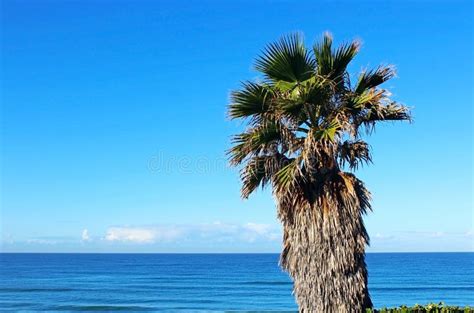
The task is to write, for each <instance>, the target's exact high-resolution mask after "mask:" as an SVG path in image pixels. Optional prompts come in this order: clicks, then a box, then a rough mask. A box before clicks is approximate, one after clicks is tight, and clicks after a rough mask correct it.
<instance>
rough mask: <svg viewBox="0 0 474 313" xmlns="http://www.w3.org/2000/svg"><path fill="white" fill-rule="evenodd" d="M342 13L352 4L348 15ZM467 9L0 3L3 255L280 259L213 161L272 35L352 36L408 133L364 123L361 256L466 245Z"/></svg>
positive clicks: (266, 217) (469, 213)
mask: <svg viewBox="0 0 474 313" xmlns="http://www.w3.org/2000/svg"><path fill="white" fill-rule="evenodd" d="M356 3H357V4H356ZM472 18H473V6H472V2H471V1H418V2H415V1H394V2H386V1H373V2H355V1H354V2H338V1H327V2H320V1H318V2H316V1H307V2H305V1H303V2H295V1H274V2H270V1H199V2H198V1H186V2H184V1H183V2H178V1H167V2H165V1H106V0H97V1H32V0H30V1H12V0H6V1H2V7H1V23H2V25H1V26H2V29H1V31H2V33H1V37H2V38H1V40H2V42H1V45H2V48H1V59H2V69H1V80H2V86H1V89H2V95H1V109H2V111H1V195H0V197H1V226H0V227H1V234H2V237H1V250H2V251H43V252H51V251H58V252H94V251H101V252H278V251H279V249H280V236H281V231H280V226H279V224H278V221H277V219H276V211H275V207H274V201H273V199H272V197H271V192H270V191H269V190H266V191H263V192H258V193H257V194H255V195H254V196H253V197H251V198H250V199H249V200H246V201H242V200H241V199H240V196H239V188H240V185H239V184H240V182H239V177H238V171H237V170H236V169H231V168H229V167H228V166H227V164H226V157H225V153H224V151H225V150H226V149H228V148H229V146H230V136H231V135H232V134H233V133H236V132H238V131H239V130H242V128H243V125H242V124H241V123H239V122H232V121H229V120H228V119H227V118H226V105H227V103H228V101H229V93H230V91H231V90H233V89H235V88H238V87H239V82H240V81H243V80H246V79H255V78H257V77H258V76H257V75H258V74H257V73H256V72H255V71H254V70H253V68H252V64H253V61H254V59H255V57H256V56H257V55H258V54H259V53H260V51H261V50H262V48H263V47H264V46H265V45H266V44H267V43H269V42H272V41H274V40H276V39H278V38H279V37H280V36H281V35H282V34H286V33H289V32H293V31H300V32H303V33H304V35H305V40H306V42H307V44H308V45H311V44H313V43H314V42H315V41H316V40H317V39H318V38H320V37H321V35H322V33H323V32H324V31H330V32H331V33H332V34H333V36H334V39H335V42H336V43H340V42H342V41H347V40H351V39H354V38H359V39H361V40H362V42H363V46H362V50H361V52H360V54H359V56H358V57H357V59H356V60H355V62H354V64H353V66H352V68H351V70H352V71H359V70H361V69H363V68H366V67H371V66H376V65H378V64H379V63H384V64H387V63H388V64H394V65H395V66H396V67H397V69H398V77H397V78H396V79H393V80H392V81H390V82H389V83H388V84H386V87H388V88H389V89H390V90H391V91H392V93H393V97H394V98H395V99H396V100H398V101H400V102H403V103H404V104H406V105H408V106H410V107H412V108H413V115H414V123H413V124H407V123H399V124H387V125H386V126H383V127H379V128H378V129H377V132H376V133H375V134H374V135H373V136H372V138H371V139H370V140H369V141H370V143H371V145H372V148H373V151H374V155H373V159H374V164H373V165H371V166H369V167H366V168H364V169H363V170H361V171H359V173H358V174H359V175H360V177H361V178H362V179H363V180H364V181H365V182H366V184H367V186H368V188H369V189H370V190H371V191H372V193H373V206H374V212H373V213H371V214H370V215H369V216H368V217H367V219H366V223H367V227H368V230H369V233H370V235H371V238H372V240H371V247H370V249H369V251H468V250H469V251H473V250H474V243H473V241H474V233H473V202H472V191H473V186H472V177H473V159H472V156H473V126H472V120H473V112H472V106H473V85H474V84H473V22H472Z"/></svg>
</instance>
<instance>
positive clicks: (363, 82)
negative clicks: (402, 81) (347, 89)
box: [355, 66, 395, 94]
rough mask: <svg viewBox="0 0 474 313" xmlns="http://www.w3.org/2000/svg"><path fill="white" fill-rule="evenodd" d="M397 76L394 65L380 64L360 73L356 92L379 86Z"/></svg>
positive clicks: (359, 92)
mask: <svg viewBox="0 0 474 313" xmlns="http://www.w3.org/2000/svg"><path fill="white" fill-rule="evenodd" d="M394 76H395V68H394V67H393V66H379V67H378V68H376V69H374V70H371V71H367V72H364V73H362V74H360V76H359V80H358V82H357V86H356V88H355V92H356V93H358V94H361V93H363V92H364V91H366V90H367V89H370V88H374V87H377V86H379V85H381V84H383V83H384V82H386V81H387V80H389V79H391V78H393V77H394Z"/></svg>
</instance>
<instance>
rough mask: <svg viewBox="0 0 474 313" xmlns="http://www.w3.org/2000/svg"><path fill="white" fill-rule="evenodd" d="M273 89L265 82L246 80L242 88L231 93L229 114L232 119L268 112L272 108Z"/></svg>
mask: <svg viewBox="0 0 474 313" xmlns="http://www.w3.org/2000/svg"><path fill="white" fill-rule="evenodd" d="M271 98H272V90H271V89H270V88H268V87H267V86H265V85H264V84H258V83H252V82H245V83H243V84H242V89H240V90H237V91H233V92H232V93H231V104H230V105H229V116H230V118H232V119H235V118H242V117H251V116H254V115H258V114H264V113H266V112H267V111H268V110H269V108H270V100H271Z"/></svg>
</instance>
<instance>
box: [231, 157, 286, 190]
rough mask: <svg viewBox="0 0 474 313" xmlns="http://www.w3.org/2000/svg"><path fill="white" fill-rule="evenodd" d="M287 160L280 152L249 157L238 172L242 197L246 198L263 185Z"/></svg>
mask: <svg viewBox="0 0 474 313" xmlns="http://www.w3.org/2000/svg"><path fill="white" fill-rule="evenodd" d="M288 162H289V161H288V159H287V158H286V157H285V156H284V155H282V154H275V155H272V156H256V157H253V158H251V159H250V160H249V161H248V162H247V164H246V166H245V167H244V168H243V169H242V170H241V173H240V177H241V180H242V190H241V193H242V198H244V199H246V198H248V197H249V195H250V194H251V193H252V192H254V191H255V190H256V189H257V188H258V187H259V186H261V187H262V188H263V187H265V185H266V184H267V183H268V182H269V181H270V180H271V178H272V176H273V175H275V173H277V172H278V171H279V170H280V169H281V168H282V167H284V166H285V165H286V164H287V163H288Z"/></svg>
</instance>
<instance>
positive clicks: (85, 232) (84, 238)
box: [81, 228, 91, 241]
mask: <svg viewBox="0 0 474 313" xmlns="http://www.w3.org/2000/svg"><path fill="white" fill-rule="evenodd" d="M81 239H82V241H89V240H91V238H90V235H89V230H88V229H87V228H86V229H84V230H83V231H82V235H81Z"/></svg>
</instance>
